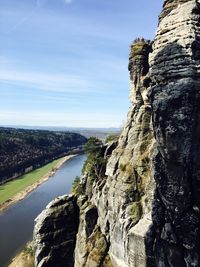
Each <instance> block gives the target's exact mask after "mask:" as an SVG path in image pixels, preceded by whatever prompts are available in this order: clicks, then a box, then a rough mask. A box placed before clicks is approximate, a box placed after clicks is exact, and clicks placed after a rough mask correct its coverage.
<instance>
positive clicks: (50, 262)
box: [34, 196, 79, 267]
mask: <svg viewBox="0 0 200 267" xmlns="http://www.w3.org/2000/svg"><path fill="white" fill-rule="evenodd" d="M78 218H79V208H78V206H77V204H76V199H75V197H74V196H62V197H59V198H57V199H55V200H54V201H52V202H50V203H49V205H48V206H47V207H46V209H45V210H44V211H43V212H42V213H41V214H40V215H39V216H38V217H37V218H36V224H35V229H34V242H35V244H37V248H36V253H35V266H38V267H50V266H52V267H53V266H54V267H61V266H66V267H72V266H74V257H73V253H74V248H75V240H76V233H77V230H78V223H79V219H78Z"/></svg>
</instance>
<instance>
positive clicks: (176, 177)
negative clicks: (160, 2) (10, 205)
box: [36, 0, 200, 267]
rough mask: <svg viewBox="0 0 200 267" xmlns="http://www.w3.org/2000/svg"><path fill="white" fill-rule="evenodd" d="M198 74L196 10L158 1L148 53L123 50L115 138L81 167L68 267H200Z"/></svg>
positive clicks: (194, 5)
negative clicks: (126, 92)
mask: <svg viewBox="0 0 200 267" xmlns="http://www.w3.org/2000/svg"><path fill="white" fill-rule="evenodd" d="M199 66H200V1H195V0H191V1H186V0H177V1H175V0H174V1H171V0H167V1H165V2H164V7H163V11H162V12H161V15H160V21H159V27H158V31H157V34H156V37H155V40H154V42H153V44H152V43H151V42H150V41H146V40H144V39H137V40H136V41H135V42H133V44H132V46H131V52H130V58H129V71H130V85H131V93H130V100H131V107H130V109H129V112H128V117H127V122H126V125H125V127H124V129H123V131H122V133H121V135H120V138H119V140H118V141H117V142H116V141H115V142H111V143H108V144H106V145H102V146H101V148H100V150H99V153H98V156H97V157H96V158H93V159H92V160H91V157H89V158H88V160H87V161H86V163H85V166H84V174H83V176H82V178H81V183H80V189H81V190H79V192H81V193H80V194H79V196H78V198H77V205H78V207H79V208H78V209H79V211H80V212H79V213H77V216H79V217H78V219H77V218H76V220H79V225H78V229H76V230H75V229H74V230H73V233H74V235H73V238H74V239H73V246H74V245H75V242H76V245H75V250H74V253H75V254H74V255H75V262H74V266H75V267H83V266H84V267H144V266H147V267H149V266H150V267H192V266H200V252H199V251H200V194H199V191H200V184H199V183H200V182H199V181H200V179H199V174H200V165H199V158H200V139H199V136H200V128H199V122H200V106H199V103H200V90H199V88H200V75H199ZM66 203H67V202H66ZM39 221H40V220H39ZM41 224H43V223H41ZM64 224H65V222H63V225H64ZM47 225H48V224H47ZM65 225H66V224H65ZM62 227H63V229H65V226H62ZM36 228H37V227H36ZM36 232H37V231H36ZM75 232H77V235H76V237H75ZM45 245H47V244H45ZM45 245H44V247H45ZM37 249H38V250H37V251H40V246H39V247H38V248H37ZM44 251H46V250H45V249H44ZM65 251H67V248H65ZM72 253H73V252H72ZM38 255H40V254H39V253H37V254H36V257H38ZM71 255H72V254H71ZM52 257H53V256H52ZM42 258H43V256H41V261H42V260H43V259H42ZM53 258H54V257H53ZM71 263H72V261H71ZM37 266H40V265H37ZM41 266H43V265H41ZM44 266H45V265H44ZM49 266H54V265H49ZM60 266H61V265H60Z"/></svg>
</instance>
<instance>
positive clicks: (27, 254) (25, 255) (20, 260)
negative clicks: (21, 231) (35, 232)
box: [8, 242, 34, 267]
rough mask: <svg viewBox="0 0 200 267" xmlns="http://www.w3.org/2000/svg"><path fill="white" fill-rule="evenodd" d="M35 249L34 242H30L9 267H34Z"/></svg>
mask: <svg viewBox="0 0 200 267" xmlns="http://www.w3.org/2000/svg"><path fill="white" fill-rule="evenodd" d="M33 266H34V247H33V242H28V243H27V244H26V247H25V248H24V249H23V251H21V252H20V253H19V254H17V255H16V256H15V258H14V259H12V261H11V263H10V264H9V265H8V267H33Z"/></svg>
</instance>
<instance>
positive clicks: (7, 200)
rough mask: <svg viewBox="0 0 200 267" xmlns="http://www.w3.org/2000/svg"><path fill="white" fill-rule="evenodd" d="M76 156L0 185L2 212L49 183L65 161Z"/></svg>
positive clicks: (0, 207)
mask: <svg viewBox="0 0 200 267" xmlns="http://www.w3.org/2000/svg"><path fill="white" fill-rule="evenodd" d="M74 156H75V155H69V156H66V157H63V158H60V159H57V160H54V161H52V162H50V163H48V164H46V165H45V166H43V167H40V168H38V169H36V170H34V171H31V172H30V173H27V174H24V175H22V176H21V177H19V178H17V179H14V180H12V181H9V182H7V183H5V184H3V185H0V212H1V211H3V210H5V209H7V208H8V207H10V206H11V205H13V204H14V203H16V202H17V201H19V200H22V199H23V198H25V197H26V196H27V195H28V194H29V193H30V192H32V191H33V190H34V189H35V188H37V187H38V186H39V185H40V184H42V183H43V182H45V181H47V180H48V179H49V178H50V177H51V176H52V175H53V174H54V173H55V171H56V170H57V169H58V168H60V166H61V165H62V164H63V163H64V162H65V161H67V160H68V159H70V158H72V157H74Z"/></svg>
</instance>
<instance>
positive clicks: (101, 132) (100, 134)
mask: <svg viewBox="0 0 200 267" xmlns="http://www.w3.org/2000/svg"><path fill="white" fill-rule="evenodd" d="M6 127H8V128H15V129H17V128H20V129H28V130H43V131H44V130H45V131H56V132H73V133H79V134H81V135H83V136H85V137H86V138H89V137H92V136H95V137H97V138H99V139H106V138H107V137H108V135H112V134H119V133H120V132H121V131H122V129H121V128H112V127H110V128H83V127H56V126H28V125H26V126H21V125H17V126H6Z"/></svg>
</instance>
